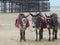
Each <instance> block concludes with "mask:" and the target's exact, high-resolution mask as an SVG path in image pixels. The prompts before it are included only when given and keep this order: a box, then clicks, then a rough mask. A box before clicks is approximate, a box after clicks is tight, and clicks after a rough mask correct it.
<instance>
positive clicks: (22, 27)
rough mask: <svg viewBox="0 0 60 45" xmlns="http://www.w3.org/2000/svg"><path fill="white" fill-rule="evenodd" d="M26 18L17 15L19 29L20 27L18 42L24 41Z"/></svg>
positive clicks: (22, 15)
mask: <svg viewBox="0 0 60 45" xmlns="http://www.w3.org/2000/svg"><path fill="white" fill-rule="evenodd" d="M27 22H28V20H27V18H26V17H25V15H24V14H20V15H19V27H20V41H21V42H22V40H24V41H26V40H25V30H26V28H27V27H26V25H27Z"/></svg>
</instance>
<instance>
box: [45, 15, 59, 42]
mask: <svg viewBox="0 0 60 45" xmlns="http://www.w3.org/2000/svg"><path fill="white" fill-rule="evenodd" d="M45 16H46V18H47V19H46V22H47V28H48V31H49V41H51V30H50V29H53V30H52V36H53V37H52V41H54V40H55V39H57V32H58V20H57V17H55V15H53V16H47V15H45Z"/></svg>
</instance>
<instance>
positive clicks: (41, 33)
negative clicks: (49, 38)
mask: <svg viewBox="0 0 60 45" xmlns="http://www.w3.org/2000/svg"><path fill="white" fill-rule="evenodd" d="M41 39H43V29H42V28H41Z"/></svg>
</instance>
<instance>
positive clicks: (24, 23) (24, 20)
mask: <svg viewBox="0 0 60 45" xmlns="http://www.w3.org/2000/svg"><path fill="white" fill-rule="evenodd" d="M22 24H23V28H26V24H27V19H26V18H25V17H24V18H22Z"/></svg>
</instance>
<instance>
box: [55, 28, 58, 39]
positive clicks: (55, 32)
mask: <svg viewBox="0 0 60 45" xmlns="http://www.w3.org/2000/svg"><path fill="white" fill-rule="evenodd" d="M57 32H58V30H57V29H56V30H55V39H57Z"/></svg>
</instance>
